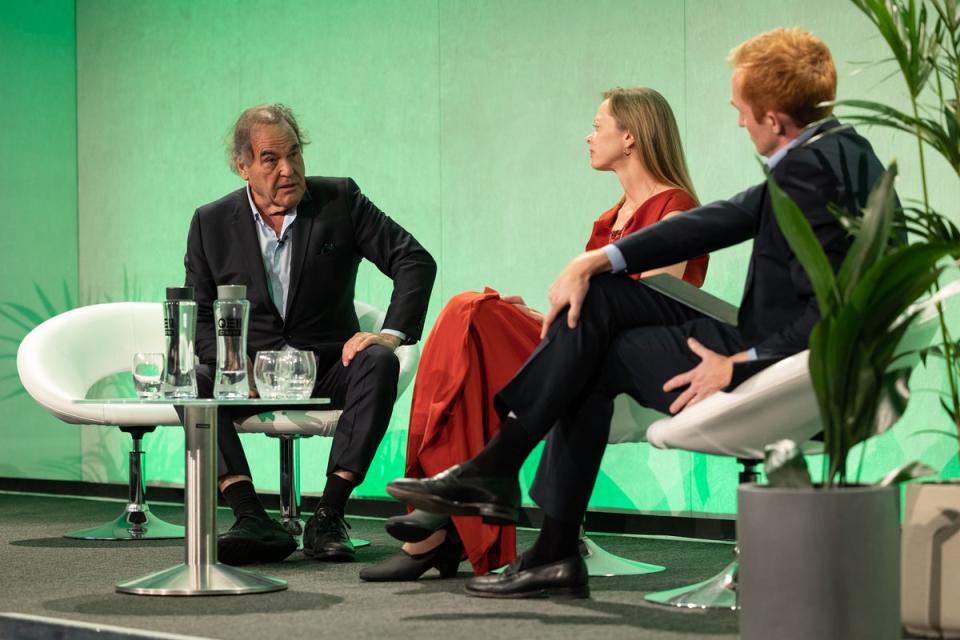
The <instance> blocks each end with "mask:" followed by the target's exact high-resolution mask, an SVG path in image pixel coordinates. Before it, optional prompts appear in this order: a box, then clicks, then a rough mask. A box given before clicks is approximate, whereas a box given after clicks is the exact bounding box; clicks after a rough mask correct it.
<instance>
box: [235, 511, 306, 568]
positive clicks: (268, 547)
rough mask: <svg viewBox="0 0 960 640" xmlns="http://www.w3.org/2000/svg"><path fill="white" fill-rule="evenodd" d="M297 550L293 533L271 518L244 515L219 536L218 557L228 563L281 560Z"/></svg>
mask: <svg viewBox="0 0 960 640" xmlns="http://www.w3.org/2000/svg"><path fill="white" fill-rule="evenodd" d="M296 550H297V541H296V540H294V538H293V536H291V535H290V534H289V533H288V532H287V530H286V529H284V528H283V525H282V524H280V523H279V522H277V521H276V520H270V519H269V518H266V519H264V518H257V517H255V516H246V515H243V516H240V517H239V518H237V521H236V522H234V523H233V526H232V527H230V530H229V531H227V532H225V533H221V534H220V535H219V536H218V537H217V557H218V558H219V560H220V562H223V563H224V564H232V565H242V564H250V563H251V562H280V561H281V560H283V559H284V558H286V557H287V556H289V555H290V554H291V553H293V552H294V551H296Z"/></svg>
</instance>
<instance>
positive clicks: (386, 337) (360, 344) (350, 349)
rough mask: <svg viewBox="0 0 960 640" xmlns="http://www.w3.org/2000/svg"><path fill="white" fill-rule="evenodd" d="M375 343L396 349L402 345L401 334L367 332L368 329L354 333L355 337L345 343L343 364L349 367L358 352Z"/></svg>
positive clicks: (342, 356)
mask: <svg viewBox="0 0 960 640" xmlns="http://www.w3.org/2000/svg"><path fill="white" fill-rule="evenodd" d="M375 344H379V345H383V346H384V347H387V348H389V349H390V350H391V351H396V349H397V347H399V346H400V338H399V336H395V335H392V334H389V333H367V332H366V331H359V332H357V333H355V334H353V337H352V338H350V339H349V340H347V342H346V344H344V345H343V353H342V355H341V360H342V361H343V366H345V367H349V366H350V361H351V360H353V359H354V358H355V357H356V356H357V354H358V353H360V352H361V351H363V350H364V349H366V348H367V347H369V346H371V345H375Z"/></svg>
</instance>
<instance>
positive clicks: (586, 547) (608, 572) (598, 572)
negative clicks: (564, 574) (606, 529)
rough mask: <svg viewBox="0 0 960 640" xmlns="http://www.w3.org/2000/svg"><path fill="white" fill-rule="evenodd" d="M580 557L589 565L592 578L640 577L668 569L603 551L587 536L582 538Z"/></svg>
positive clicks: (588, 569)
mask: <svg viewBox="0 0 960 640" xmlns="http://www.w3.org/2000/svg"><path fill="white" fill-rule="evenodd" d="M580 555H582V556H583V559H584V561H585V562H586V563H587V571H588V573H589V575H590V577H592V578H594V577H605V578H609V577H613V576H640V575H644V574H647V573H658V572H660V571H665V570H666V567H661V566H660V565H656V564H647V563H646V562H639V561H637V560H628V559H627V558H622V557H620V556H618V555H614V554H612V553H610V552H609V551H607V550H605V549H603V548H602V547H601V546H600V545H598V544H597V543H596V542H594V541H593V540H591V539H590V538H588V537H587V536H581V537H580Z"/></svg>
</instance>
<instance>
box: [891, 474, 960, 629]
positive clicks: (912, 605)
mask: <svg viewBox="0 0 960 640" xmlns="http://www.w3.org/2000/svg"><path fill="white" fill-rule="evenodd" d="M901 572H902V573H903V591H902V595H903V599H902V603H903V623H904V625H905V626H906V628H907V631H909V632H910V633H911V634H913V635H918V636H923V637H927V638H960V483H958V482H937V483H923V484H912V485H909V486H908V487H907V499H906V506H905V507H904V518H903V556H902V563H901Z"/></svg>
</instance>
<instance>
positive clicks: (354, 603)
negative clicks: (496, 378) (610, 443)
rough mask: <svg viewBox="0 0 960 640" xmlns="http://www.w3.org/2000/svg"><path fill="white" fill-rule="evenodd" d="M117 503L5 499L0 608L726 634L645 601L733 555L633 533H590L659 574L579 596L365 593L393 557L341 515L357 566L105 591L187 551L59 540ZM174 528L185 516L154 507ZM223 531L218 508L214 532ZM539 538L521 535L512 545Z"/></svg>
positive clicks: (154, 626)
mask: <svg viewBox="0 0 960 640" xmlns="http://www.w3.org/2000/svg"><path fill="white" fill-rule="evenodd" d="M121 509H122V504H121V503H119V502H112V501H102V500H83V499H76V498H60V497H44V496H34V495H23V494H7V493H0V612H16V613H23V614H31V615H38V616H46V617H50V618H58V619H66V620H75V621H81V622H86V623H98V624H107V625H115V626H120V627H129V628H134V629H140V630H150V631H159V632H166V633H176V634H184V635H194V636H200V637H204V638H222V639H225V640H226V639H229V640H240V639H244V638H284V639H286V638H340V639H343V640H351V639H353V638H380V639H387V638H410V639H418V638H430V639H433V638H440V639H445V640H446V639H449V640H463V639H464V638H465V637H469V638H474V637H486V638H491V639H493V638H498V639H499V638H524V639H528V640H529V639H532V638H547V637H549V638H557V639H560V638H594V639H600V638H602V639H603V640H610V639H613V638H632V639H656V640H661V639H662V640H667V639H670V640H678V639H681V638H698V639H703V640H706V639H709V638H731V637H735V636H736V634H737V618H736V615H735V614H734V613H732V612H726V611H710V612H702V611H686V610H674V609H669V608H663V607H659V606H655V605H650V604H648V603H646V602H645V601H644V600H643V597H642V596H643V594H644V593H646V592H648V591H657V590H662V589H667V588H671V587H675V586H679V585H684V584H688V583H692V582H696V581H698V580H702V579H705V578H707V577H709V576H711V575H713V574H715V573H716V572H718V571H719V570H720V569H722V568H723V567H724V566H725V565H726V564H727V563H728V562H730V560H731V558H732V546H731V545H729V544H725V543H715V542H697V541H689V540H674V539H662V538H645V537H634V536H600V535H598V536H594V539H595V540H596V541H597V542H599V543H600V544H601V545H602V546H603V547H604V548H606V549H607V550H608V551H611V552H614V553H617V554H619V555H622V556H625V557H628V558H632V559H636V560H643V561H645V562H651V563H656V564H661V565H664V566H666V567H668V570H667V571H663V572H660V573H655V574H649V575H644V576H632V577H619V578H594V579H592V580H591V583H590V586H591V590H592V596H591V597H590V598H589V599H587V600H557V601H553V600H485V599H477V598H468V597H466V596H464V595H463V584H464V582H465V581H466V579H467V578H469V577H470V575H471V573H470V570H469V564H468V563H464V564H462V565H461V567H460V574H459V576H458V577H457V578H455V579H451V580H440V579H438V578H437V576H436V574H435V572H431V573H428V574H427V575H426V576H424V578H422V579H421V580H419V581H417V582H408V583H392V584H383V583H381V584H368V583H364V582H361V581H360V580H359V578H358V577H357V572H358V571H359V569H360V568H361V567H362V566H363V565H364V564H365V563H370V562H377V561H378V560H380V559H382V558H385V557H386V556H388V555H390V554H392V553H394V552H395V551H396V548H397V545H398V543H396V542H395V541H394V540H393V539H392V538H390V537H389V536H388V535H387V534H386V533H385V532H384V531H383V522H382V521H381V520H376V519H365V518H349V521H350V523H351V524H352V526H353V530H352V531H351V534H352V535H353V536H354V537H359V538H365V539H368V540H370V541H371V542H372V543H373V544H372V545H371V546H370V547H367V548H364V549H360V550H359V551H358V553H357V562H355V563H349V564H329V563H326V564H325V563H319V562H315V561H312V560H310V559H308V558H305V557H303V555H302V554H301V553H300V552H297V553H295V554H294V555H293V556H291V558H289V559H288V560H286V561H285V562H282V563H277V564H270V565H259V566H257V567H256V569H257V570H259V571H262V572H263V573H265V574H268V575H272V576H274V577H277V578H282V579H284V580H286V581H288V583H289V589H288V590H286V591H281V592H276V593H269V594H261V595H245V596H215V597H192V598H172V597H166V598H159V597H149V596H132V595H123V594H118V593H116V592H115V591H114V589H113V587H114V584H115V583H117V582H120V581H122V580H125V579H129V578H134V577H137V576H140V575H143V574H147V573H151V572H153V571H157V570H159V569H163V568H166V567H168V566H172V565H175V564H178V563H180V562H182V561H183V547H182V541H179V540H171V541H151V542H94V541H79V540H70V539H67V538H63V537H62V534H63V533H64V532H66V531H70V530H72V529H78V528H82V527H88V526H93V525H97V524H100V523H102V522H106V521H108V520H112V519H113V518H114V517H116V516H117V515H119V513H120V511H121ZM153 510H154V512H155V513H156V514H157V515H159V516H160V517H162V518H164V519H165V520H167V521H169V522H175V523H181V524H182V522H183V511H182V508H180V507H177V506H165V505H154V506H153ZM231 522H232V518H231V517H230V514H229V512H228V511H225V510H221V511H220V513H219V523H220V527H221V529H223V528H226V527H228V526H229V525H230V523H231ZM534 535H535V532H532V531H520V534H519V538H520V546H521V548H524V547H525V546H528V545H529V544H530V543H531V542H532V540H533V537H534Z"/></svg>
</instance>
